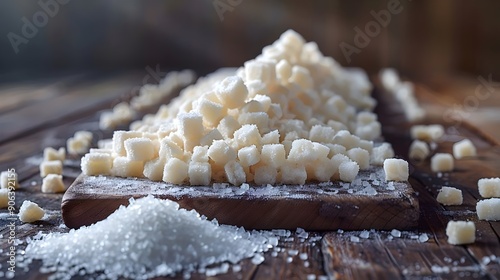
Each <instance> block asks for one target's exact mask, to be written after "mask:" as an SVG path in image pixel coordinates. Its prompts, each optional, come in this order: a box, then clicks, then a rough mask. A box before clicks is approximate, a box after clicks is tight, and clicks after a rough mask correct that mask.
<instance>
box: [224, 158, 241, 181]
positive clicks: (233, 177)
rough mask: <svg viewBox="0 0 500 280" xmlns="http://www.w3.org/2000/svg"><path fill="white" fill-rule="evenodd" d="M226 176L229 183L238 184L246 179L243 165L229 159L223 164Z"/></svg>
mask: <svg viewBox="0 0 500 280" xmlns="http://www.w3.org/2000/svg"><path fill="white" fill-rule="evenodd" d="M224 171H225V172H226V178H227V180H228V182H229V183H231V184H233V185H235V186H239V185H241V184H242V183H245V181H246V173H245V170H244V169H243V167H242V166H241V164H240V163H239V162H237V161H236V160H231V161H229V162H228V163H226V165H224Z"/></svg>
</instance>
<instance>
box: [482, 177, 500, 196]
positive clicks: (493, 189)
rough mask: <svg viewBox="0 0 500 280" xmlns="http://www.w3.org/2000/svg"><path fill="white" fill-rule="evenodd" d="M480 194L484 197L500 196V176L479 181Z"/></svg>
mask: <svg viewBox="0 0 500 280" xmlns="http://www.w3.org/2000/svg"><path fill="white" fill-rule="evenodd" d="M477 187H478V190H479V194H480V195H481V196H482V197H484V198H490V197H500V178H482V179H479V181H477Z"/></svg>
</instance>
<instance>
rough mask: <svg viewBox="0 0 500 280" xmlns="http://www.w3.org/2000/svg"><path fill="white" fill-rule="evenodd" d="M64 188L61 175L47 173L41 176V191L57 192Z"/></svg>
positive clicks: (62, 190)
mask: <svg viewBox="0 0 500 280" xmlns="http://www.w3.org/2000/svg"><path fill="white" fill-rule="evenodd" d="M65 190H66V187H65V186H64V183H63V180H62V175H58V174H48V175H47V177H45V178H43V181H42V192H43V193H59V192H64V191H65Z"/></svg>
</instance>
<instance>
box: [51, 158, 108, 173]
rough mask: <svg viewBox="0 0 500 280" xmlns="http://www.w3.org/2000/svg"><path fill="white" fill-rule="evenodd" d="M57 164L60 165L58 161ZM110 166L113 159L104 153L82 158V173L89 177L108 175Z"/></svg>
mask: <svg viewBox="0 0 500 280" xmlns="http://www.w3.org/2000/svg"><path fill="white" fill-rule="evenodd" d="M57 162H58V163H59V164H60V163H61V162H60V161H57ZM42 164H43V163H42ZM112 166H113V158H112V157H111V155H109V154H104V153H95V154H86V155H85V156H84V157H83V158H82V162H81V167H82V173H83V174H85V175H89V176H94V175H110V174H111V167H112ZM61 168H62V167H61ZM50 173H53V172H50ZM55 174H62V173H61V172H60V173H55Z"/></svg>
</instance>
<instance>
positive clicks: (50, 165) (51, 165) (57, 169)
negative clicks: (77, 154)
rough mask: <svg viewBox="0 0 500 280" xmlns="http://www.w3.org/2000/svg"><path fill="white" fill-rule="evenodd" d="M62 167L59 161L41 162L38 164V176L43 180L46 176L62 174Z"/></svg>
mask: <svg viewBox="0 0 500 280" xmlns="http://www.w3.org/2000/svg"><path fill="white" fill-rule="evenodd" d="M82 161H83V159H82ZM62 170H63V166H62V163H61V161H59V160H50V161H42V163H41V164H40V176H41V177H42V178H43V177H45V176H47V175H48V174H59V175H61V174H62Z"/></svg>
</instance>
